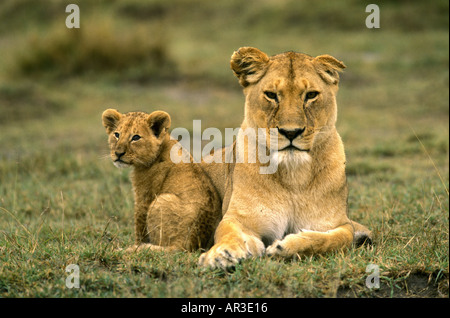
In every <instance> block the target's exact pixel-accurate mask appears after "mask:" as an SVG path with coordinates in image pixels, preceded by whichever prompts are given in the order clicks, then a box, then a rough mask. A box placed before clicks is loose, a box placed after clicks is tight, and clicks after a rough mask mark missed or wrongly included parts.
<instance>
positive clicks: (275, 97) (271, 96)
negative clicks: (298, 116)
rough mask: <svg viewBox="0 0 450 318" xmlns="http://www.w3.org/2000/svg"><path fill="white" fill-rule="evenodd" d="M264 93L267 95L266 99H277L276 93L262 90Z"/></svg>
mask: <svg viewBox="0 0 450 318" xmlns="http://www.w3.org/2000/svg"><path fill="white" fill-rule="evenodd" d="M264 95H266V97H267V98H268V99H273V100H275V101H277V100H278V95H277V93H274V92H269V91H265V92H264Z"/></svg>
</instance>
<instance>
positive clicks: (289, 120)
mask: <svg viewBox="0 0 450 318" xmlns="http://www.w3.org/2000/svg"><path fill="white" fill-rule="evenodd" d="M231 68H232V70H233V72H234V74H235V75H236V76H237V78H238V79H239V83H240V84H241V85H242V87H243V88H244V94H245V96H246V103H245V119H244V122H243V125H242V126H243V128H249V127H250V128H254V129H257V128H266V134H267V137H268V136H269V135H268V134H269V129H270V128H273V129H272V131H275V132H276V133H277V141H278V145H277V150H278V151H279V152H278V155H279V157H286V156H289V157H291V156H294V157H295V156H297V157H298V156H300V157H309V156H308V155H307V154H308V153H310V152H311V151H312V150H313V148H314V146H315V145H317V144H319V143H320V140H323V139H324V138H326V137H327V132H329V131H331V130H332V129H334V127H335V123H336V117H337V109H336V98H335V96H336V93H337V90H338V83H339V74H338V72H339V71H342V70H343V69H344V68H345V65H344V64H343V63H342V62H340V61H338V60H337V59H335V58H334V57H332V56H329V55H320V56H317V57H312V56H309V55H306V54H301V53H294V52H287V53H282V54H278V55H275V56H271V57H269V56H267V55H266V54H265V53H263V52H261V51H260V50H258V49H256V48H252V47H243V48H240V49H239V50H238V51H236V52H234V54H233V55H232V57H231ZM266 140H269V138H266ZM274 150H275V149H274Z"/></svg>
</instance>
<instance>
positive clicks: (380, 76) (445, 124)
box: [0, 0, 449, 297]
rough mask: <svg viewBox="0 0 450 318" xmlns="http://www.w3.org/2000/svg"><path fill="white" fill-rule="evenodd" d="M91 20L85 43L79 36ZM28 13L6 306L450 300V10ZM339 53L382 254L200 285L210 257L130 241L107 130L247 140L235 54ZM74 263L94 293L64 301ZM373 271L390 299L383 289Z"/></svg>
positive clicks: (6, 131)
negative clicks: (157, 123)
mask: <svg viewBox="0 0 450 318" xmlns="http://www.w3.org/2000/svg"><path fill="white" fill-rule="evenodd" d="M70 2H74V3H77V4H78V5H79V7H80V10H81V16H80V18H81V28H80V29H67V28H66V27H65V19H66V16H67V13H65V7H66V5H67V4H68V3H70ZM70 2H69V1H56V0H55V1H43V0H42V1H30V0H20V1H12V0H5V1H2V2H1V4H0V52H1V59H0V128H1V129H0V145H1V147H0V297H448V296H449V265H448V258H449V244H448V243H449V232H448V229H449V194H448V186H449V170H448V164H449V103H448V99H449V90H448V85H449V72H448V65H449V64H448V59H449V46H448V6H449V4H448V1H432V2H423V1H395V2H394V1H392V2H387V1H378V2H376V3H377V4H378V5H379V7H380V13H381V28H380V29H367V28H366V27H365V19H366V17H367V15H368V14H369V13H366V12H365V6H366V5H367V4H366V3H362V2H360V1H356V0H346V1H314V2H313V4H312V3H311V2H308V3H306V2H303V1H294V0H292V1H289V0H283V1H279V0H277V1H269V0H266V1H256V0H252V1H245V2H243V1H238V0H232V1H225V0H220V1H200V0H193V1H182V0H176V1H156V0H152V1H144V0H133V1H126V2H125V1H123V2H121V1H95V2H94V1H70ZM241 46H255V47H258V48H260V49H262V50H263V51H265V52H267V53H268V54H276V53H280V52H283V51H287V50H294V51H299V52H306V53H308V54H311V55H319V54H324V53H327V54H331V55H333V56H335V57H337V58H338V59H340V60H343V61H344V62H345V63H346V65H347V67H348V68H347V70H346V71H345V73H344V74H343V75H342V79H341V88H340V91H339V95H338V107H339V118H338V130H339V132H340V134H341V136H342V138H343V140H344V143H345V146H346V153H347V167H348V169H347V174H348V183H349V188H350V196H349V215H350V217H351V218H352V219H354V220H357V221H359V222H361V223H363V224H366V225H368V226H369V227H370V228H371V229H372V230H373V233H374V242H373V245H372V246H366V247H361V248H352V249H350V250H349V251H347V252H345V253H344V252H340V253H334V254H330V255H326V256H315V257H310V258H302V259H295V260H292V261H282V260H278V259H270V258H268V257H262V258H258V259H249V260H245V261H243V262H242V263H241V264H240V265H238V266H237V267H236V269H235V270H234V271H233V272H224V271H221V270H210V269H201V268H199V267H198V266H197V260H198V257H199V255H200V252H197V253H172V254H166V253H163V252H160V253H158V252H152V253H137V254H133V255H125V254H123V253H122V252H119V251H117V250H116V248H117V247H126V246H128V245H130V244H131V243H132V242H133V228H134V227H133V196H132V189H131V185H130V182H129V179H128V173H129V171H128V170H119V169H116V168H115V167H114V166H113V165H112V163H111V161H110V160H109V158H108V155H107V154H108V148H107V141H106V134H105V131H104V129H103V127H102V125H101V118H100V117H101V113H102V111H103V110H104V109H106V108H110V107H114V108H117V109H119V110H120V111H122V112H126V111H132V110H144V111H148V112H150V111H153V110H157V109H161V110H165V111H167V112H169V113H170V114H171V115H172V120H173V123H172V127H173V128H174V127H185V128H188V129H189V130H191V129H192V120H194V119H201V121H202V122H201V123H202V129H205V128H207V127H217V128H219V129H221V131H224V128H225V127H233V128H234V127H238V126H239V125H240V123H241V121H242V118H243V103H244V99H243V95H242V92H241V89H240V87H239V85H238V83H237V80H236V79H235V78H234V76H233V75H232V72H231V70H230V69H229V58H230V56H231V54H232V52H233V51H234V50H235V49H237V48H239V47H241ZM69 264H77V265H78V266H79V269H80V288H78V289H77V288H72V289H69V288H67V287H66V285H65V282H66V278H67V276H68V275H69V273H68V272H66V271H65V268H66V266H68V265H69ZM369 264H375V265H377V266H378V267H379V271H380V288H379V289H369V288H368V287H367V286H366V278H367V277H368V275H369V274H370V273H367V272H366V267H367V266H368V265H369Z"/></svg>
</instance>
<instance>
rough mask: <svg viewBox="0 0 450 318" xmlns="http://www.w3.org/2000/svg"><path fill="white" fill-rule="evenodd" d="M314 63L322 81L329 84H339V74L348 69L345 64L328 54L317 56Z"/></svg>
mask: <svg viewBox="0 0 450 318" xmlns="http://www.w3.org/2000/svg"><path fill="white" fill-rule="evenodd" d="M313 63H314V65H315V66H316V69H317V71H318V72H319V75H320V76H321V77H322V79H323V80H324V81H325V82H327V83H329V84H338V83H339V73H338V72H342V71H343V70H344V68H345V67H346V66H345V64H344V63H343V62H341V61H339V60H337V59H335V58H334V57H332V56H331V55H326V54H325V55H319V56H317V57H316V58H315V59H314V62H313Z"/></svg>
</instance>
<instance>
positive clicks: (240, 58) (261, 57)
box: [230, 47, 269, 87]
mask: <svg viewBox="0 0 450 318" xmlns="http://www.w3.org/2000/svg"><path fill="white" fill-rule="evenodd" d="M230 64H231V69H232V70H233V72H234V75H236V77H237V78H238V79H239V83H240V84H241V85H242V86H243V87H247V86H248V85H250V84H254V83H256V82H258V81H259V80H260V79H261V77H262V76H263V75H264V74H265V73H266V71H267V67H268V65H269V57H268V56H267V54H266V53H264V52H261V51H260V50H258V49H256V48H254V47H241V48H240V49H239V50H237V51H235V52H234V53H233V55H232V56H231V61H230Z"/></svg>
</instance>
